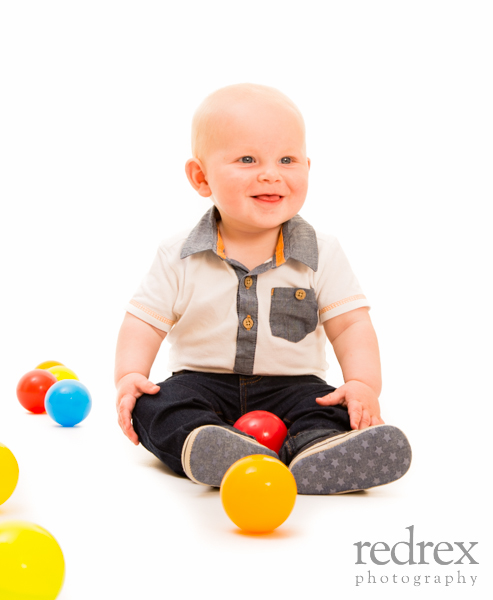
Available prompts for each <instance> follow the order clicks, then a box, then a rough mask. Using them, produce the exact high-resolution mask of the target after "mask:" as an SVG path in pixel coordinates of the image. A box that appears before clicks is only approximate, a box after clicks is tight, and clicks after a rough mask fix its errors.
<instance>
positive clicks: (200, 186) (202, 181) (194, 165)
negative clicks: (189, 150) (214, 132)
mask: <svg viewBox="0 0 493 600" xmlns="http://www.w3.org/2000/svg"><path fill="white" fill-rule="evenodd" d="M185 173H186V174H187V177H188V181H189V182H190V184H191V185H192V187H193V189H194V190H196V191H197V192H198V193H199V194H200V195H201V196H203V197H204V198H209V196H211V195H212V191H211V188H210V187H209V184H208V183H207V179H206V175H205V172H204V168H203V166H202V163H201V162H200V160H199V159H198V158H189V159H188V160H187V162H186V163H185Z"/></svg>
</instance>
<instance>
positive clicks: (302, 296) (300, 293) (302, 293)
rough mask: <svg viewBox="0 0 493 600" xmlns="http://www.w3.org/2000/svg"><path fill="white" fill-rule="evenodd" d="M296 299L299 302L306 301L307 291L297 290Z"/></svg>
mask: <svg viewBox="0 0 493 600" xmlns="http://www.w3.org/2000/svg"><path fill="white" fill-rule="evenodd" d="M295 298H296V299H297V300H304V299H305V298H306V292H305V290H296V293H295Z"/></svg>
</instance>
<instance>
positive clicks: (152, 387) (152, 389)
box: [135, 379, 161, 394]
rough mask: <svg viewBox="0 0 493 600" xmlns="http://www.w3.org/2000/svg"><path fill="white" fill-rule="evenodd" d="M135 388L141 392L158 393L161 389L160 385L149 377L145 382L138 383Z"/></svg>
mask: <svg viewBox="0 0 493 600" xmlns="http://www.w3.org/2000/svg"><path fill="white" fill-rule="evenodd" d="M135 388H136V390H137V391H138V392H139V393H140V394H157V392H159V390H160V389H161V388H160V387H159V386H158V385H156V384H154V383H152V382H151V381H149V380H148V379H146V380H145V382H144V383H140V382H139V383H138V384H136V385H135Z"/></svg>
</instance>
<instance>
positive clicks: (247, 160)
mask: <svg viewBox="0 0 493 600" xmlns="http://www.w3.org/2000/svg"><path fill="white" fill-rule="evenodd" d="M240 162H242V163H246V164H251V163H253V158H252V157H251V156H242V157H241V158H240Z"/></svg>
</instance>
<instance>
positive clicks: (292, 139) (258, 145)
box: [202, 101, 310, 233]
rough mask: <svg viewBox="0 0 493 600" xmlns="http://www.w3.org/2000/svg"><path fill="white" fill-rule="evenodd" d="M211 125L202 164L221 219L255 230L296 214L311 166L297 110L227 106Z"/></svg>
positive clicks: (275, 106)
mask: <svg viewBox="0 0 493 600" xmlns="http://www.w3.org/2000/svg"><path fill="white" fill-rule="evenodd" d="M215 125H216V126H215V128H214V140H213V142H212V145H211V147H209V148H208V151H207V154H206V156H205V157H204V159H203V161H202V165H203V168H204V173H205V177H206V180H207V183H208V185H209V187H210V191H211V193H212V196H213V201H214V204H215V205H216V206H217V208H218V209H219V212H220V213H221V218H222V220H223V222H224V224H225V225H226V226H228V225H229V226H230V227H233V228H235V229H237V230H241V231H244V232H250V233H255V232H260V231H263V230H266V229H272V228H275V227H278V226H279V225H280V224H281V223H284V222H285V221H287V220H289V219H291V218H292V217H293V216H294V215H296V214H297V213H298V211H299V210H300V208H301V207H302V206H303V203H304V201H305V197H306V193H307V189H308V171H309V168H310V160H309V159H308V158H307V157H306V150H305V133H304V126H303V123H302V121H301V119H300V117H299V115H298V114H297V113H296V112H295V111H294V110H293V109H292V108H291V107H290V106H288V105H285V104H282V103H268V104H266V103H262V104H261V103H259V102H252V101H250V102H246V103H241V104H235V105H234V106H229V107H227V109H226V110H225V111H223V112H222V113H221V114H220V115H218V117H217V124H215Z"/></svg>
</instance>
